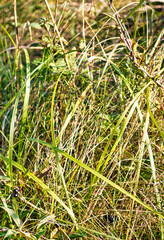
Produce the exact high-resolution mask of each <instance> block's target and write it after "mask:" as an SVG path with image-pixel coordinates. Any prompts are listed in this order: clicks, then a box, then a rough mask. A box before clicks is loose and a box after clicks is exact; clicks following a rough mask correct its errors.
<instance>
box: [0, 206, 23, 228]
mask: <svg viewBox="0 0 164 240" xmlns="http://www.w3.org/2000/svg"><path fill="white" fill-rule="evenodd" d="M0 207H1V208H3V209H4V210H5V211H6V212H7V213H8V214H9V216H10V217H11V218H12V219H13V220H14V222H15V224H16V225H17V227H20V225H21V220H20V218H19V216H18V215H17V214H16V212H14V211H13V210H12V209H11V208H8V207H2V206H0Z"/></svg>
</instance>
